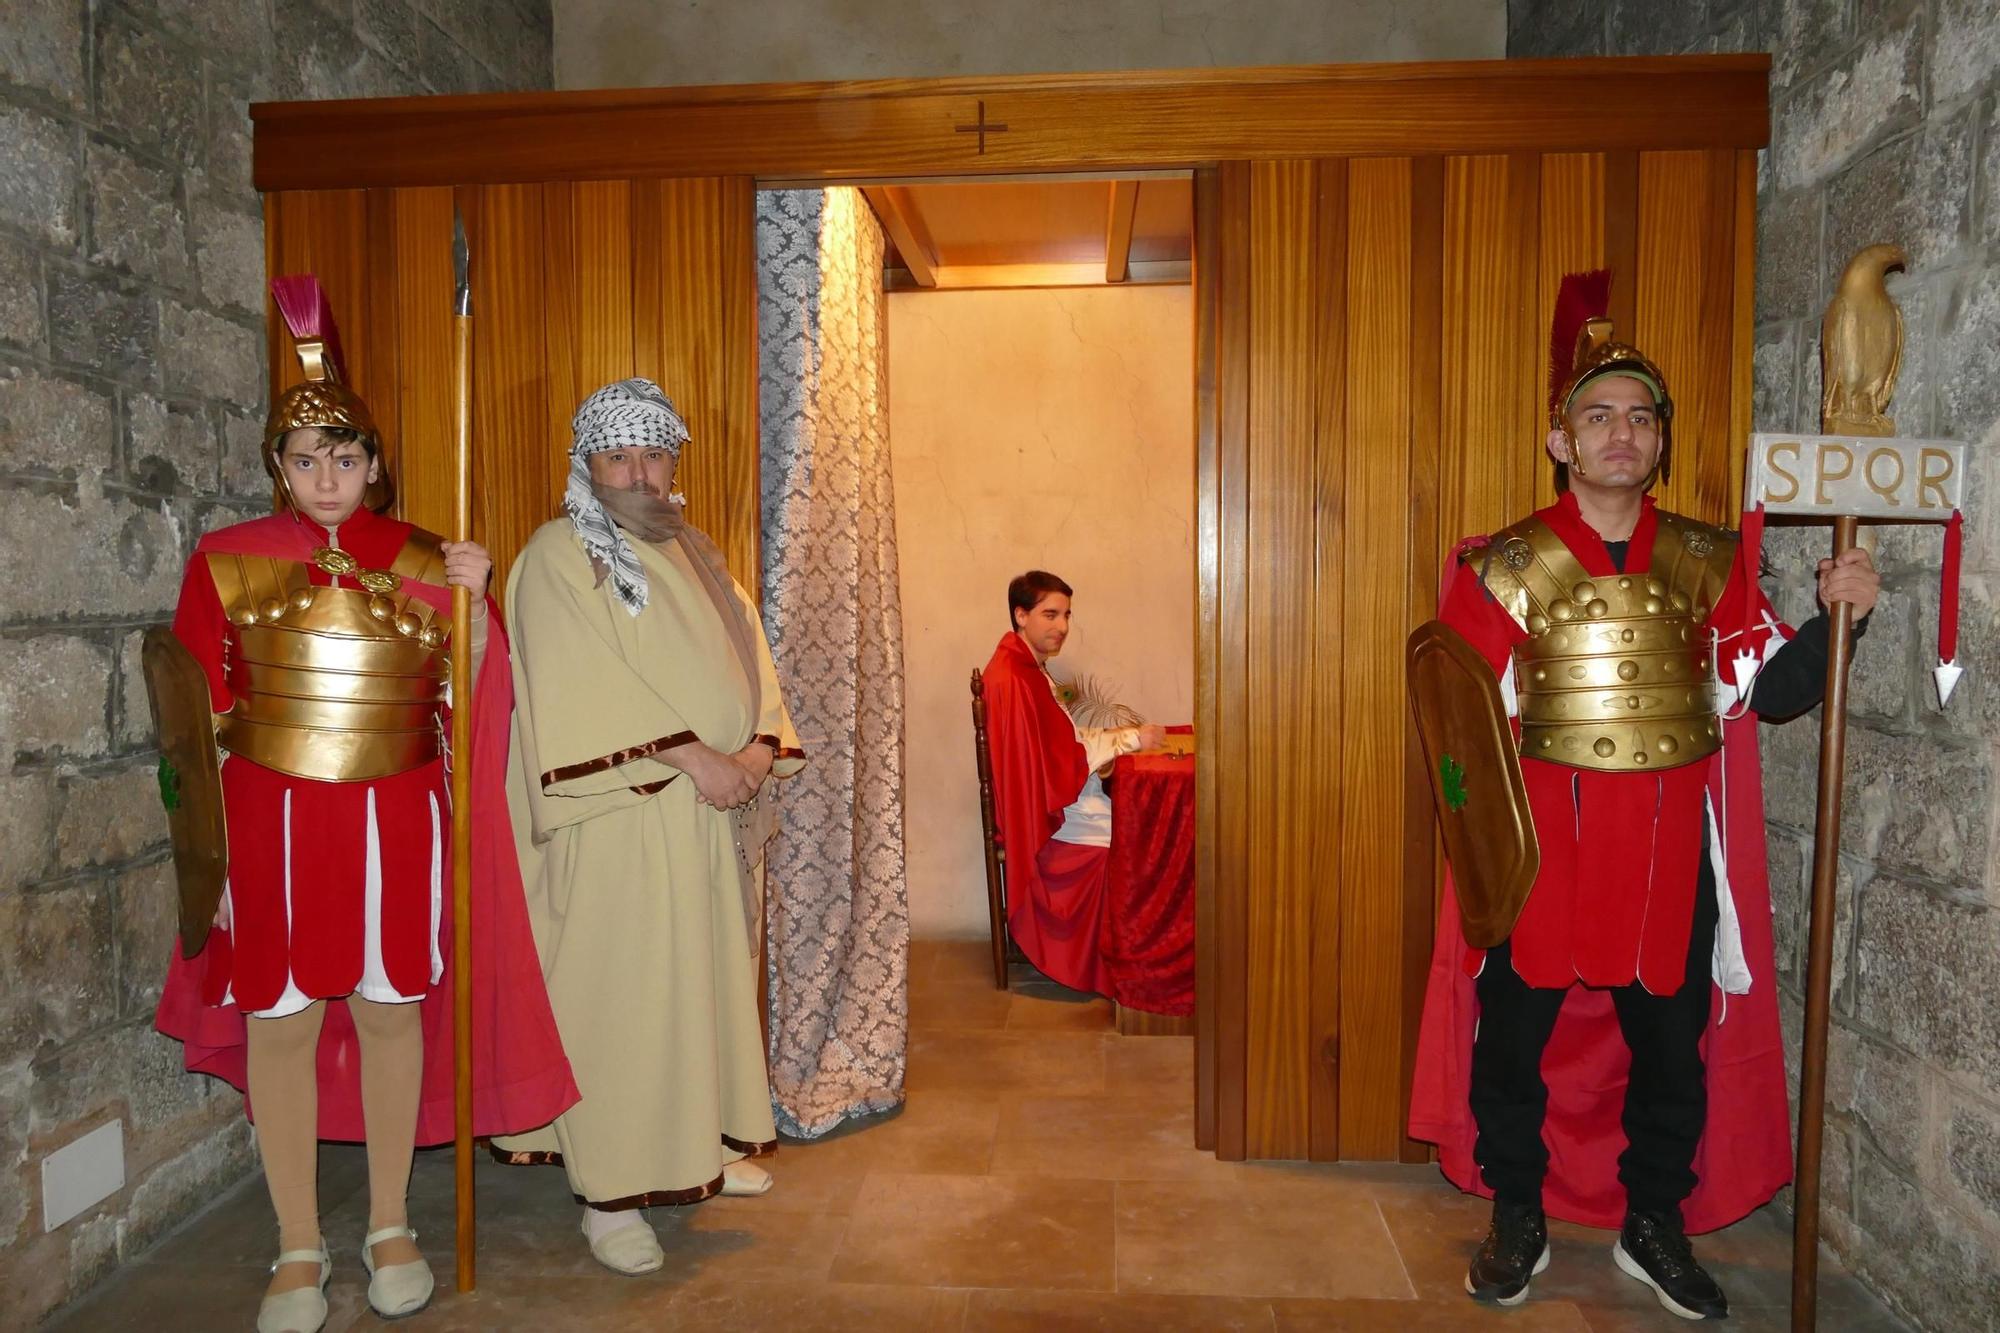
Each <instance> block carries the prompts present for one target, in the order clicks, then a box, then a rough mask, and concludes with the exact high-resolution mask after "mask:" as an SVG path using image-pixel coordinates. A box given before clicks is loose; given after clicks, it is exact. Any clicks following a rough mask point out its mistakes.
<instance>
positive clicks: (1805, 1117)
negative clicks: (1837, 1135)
mask: <svg viewBox="0 0 2000 1333" xmlns="http://www.w3.org/2000/svg"><path fill="white" fill-rule="evenodd" d="M1857 527H1858V520H1856V519H1854V518H1852V517H1847V516H1843V517H1840V518H1836V519H1834V520H1833V554H1834V558H1835V559H1838V558H1839V557H1840V556H1842V555H1844V554H1845V553H1846V552H1848V551H1849V550H1852V549H1853V547H1854V536H1855V531H1856V528H1857ZM1828 612H1829V617H1830V619H1831V620H1832V622H1833V628H1832V630H1831V632H1830V633H1829V634H1828V636H1827V637H1828V640H1829V643H1828V647H1827V658H1826V705H1825V708H1824V709H1823V710H1822V712H1821V716H1820V727H1819V820H1818V822H1817V823H1816V824H1815V825H1814V827H1813V884H1812V934H1811V939H1810V942H1809V945H1808V961H1807V965H1806V1031H1805V1044H1804V1047H1803V1050H1802V1053H1801V1057H1802V1058H1801V1060H1800V1070H1799V1167H1798V1174H1797V1178H1796V1180H1795V1181H1794V1183H1793V1203H1794V1205H1795V1213H1794V1216H1793V1220H1792V1329H1793V1330H1794V1333H1804V1331H1805V1330H1810V1329H1812V1328H1813V1327H1815V1324H1816V1321H1817V1319H1818V1306H1819V1167H1820V1143H1821V1140H1822V1138H1823V1137H1824V1135H1825V1130H1826V1025H1827V1011H1828V1006H1829V1004H1830V998H1829V995H1828V992H1829V990H1830V989H1831V982H1832V977H1833V890H1834V885H1835V883H1836V882H1837V880H1838V878H1839V874H1840V785H1841V775H1842V774H1843V773H1845V772H1846V769H1847V665H1848V660H1849V658H1850V657H1851V656H1852V645H1851V644H1849V642H1848V633H1849V630H1850V629H1851V628H1852V627H1853V623H1854V606H1853V604H1852V603H1850V602H1835V603H1834V604H1833V605H1832V606H1831V607H1829V608H1828Z"/></svg>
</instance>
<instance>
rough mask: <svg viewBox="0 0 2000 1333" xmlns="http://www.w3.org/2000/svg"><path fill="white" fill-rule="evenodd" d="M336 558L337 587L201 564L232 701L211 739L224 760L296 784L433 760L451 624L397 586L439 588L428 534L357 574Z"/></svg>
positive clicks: (235, 560)
mask: <svg viewBox="0 0 2000 1333" xmlns="http://www.w3.org/2000/svg"><path fill="white" fill-rule="evenodd" d="M344 554H345V553H343V552H333V553H332V558H331V561H330V563H332V564H333V565H334V566H335V567H337V568H338V569H339V570H340V573H341V574H342V575H348V576H349V577H347V578H340V575H337V576H336V577H337V578H340V581H341V582H342V584H343V586H339V587H315V586H313V584H312V582H311V579H310V577H309V575H308V569H309V566H307V565H305V564H302V563H300V562H298V561H295V560H274V559H270V558H269V557H265V556H250V555H231V554H210V555H209V556H208V557H207V559H208V567H209V572H210V573H211V574H212V575H213V576H214V578H215V588H216V591H217V592H218V593H219V594H220V595H221V598H222V609H223V613H224V614H225V615H226V616H228V618H229V623H230V626H231V632H230V642H229V655H228V658H227V661H226V665H225V674H226V678H227V680H228V682H229V689H230V692H231V693H232V694H233V695H235V697H236V701H235V704H234V705H233V706H232V707H231V708H230V710H229V711H228V712H227V713H225V714H223V715H222V717H221V718H220V719H219V720H218V723H217V735H218V739H220V741H221V742H222V747H223V748H224V749H226V750H228V751H230V752H231V753H232V754H240V755H242V756H243V757H244V758H245V759H248V760H251V761H252V762H254V763H258V764H262V765H263V766H264V767H266V768H273V769H276V770H277V771H278V772H280V773H290V774H293V775H294V776H297V777H302V778H314V779H318V780H319V781H322V782H364V781H367V780H369V779H372V778H383V777H388V776H390V775H391V774H394V773H402V772H407V771H408V770H410V769H412V768H417V767H419V766H421V765H423V764H427V763H429V762H430V761H431V760H433V759H436V758H437V757H438V756H439V755H440V754H442V753H443V750H444V747H443V738H442V736H441V735H440V732H439V721H438V705H439V704H440V703H441V702H442V701H443V699H444V686H445V681H446V678H447V671H448V668H447V665H446V662H445V657H444V642H445V634H446V632H447V630H448V629H449V623H448V622H440V621H439V619H438V617H437V614H436V612H435V611H434V610H433V609H432V608H431V607H430V606H429V604H427V603H425V602H424V601H422V600H420V599H418V598H415V597H412V596H411V595H410V594H409V592H408V591H407V589H406V588H405V586H404V583H405V581H406V580H408V579H412V578H418V579H422V580H424V581H425V582H432V583H441V582H443V571H444V555H443V552H442V551H441V550H440V549H439V548H438V545H437V539H436V538H435V537H432V536H431V535H430V534H428V533H424V532H416V533H413V534H411V537H410V539H409V541H408V542H406V543H405V544H404V546H403V549H402V551H401V552H400V553H399V554H398V555H397V557H396V562H395V564H394V565H393V566H391V568H390V570H389V571H374V570H359V569H358V568H357V567H355V566H353V564H352V561H351V559H347V560H342V559H341V557H343V556H344ZM357 576H358V577H357ZM350 582H361V583H364V584H366V585H368V586H365V587H355V586H348V585H349V584H350ZM371 587H372V588H373V589H374V590H373V591H370V588H371Z"/></svg>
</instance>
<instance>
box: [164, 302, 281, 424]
mask: <svg viewBox="0 0 2000 1333" xmlns="http://www.w3.org/2000/svg"><path fill="white" fill-rule="evenodd" d="M160 332H161V339H162V343H163V345H164V347H165V354H164V356H163V357H162V368H163V372H164V379H165V383H166V387H167V392H169V393H184V394H188V395H191V396H193V397H197V398H213V399H216V400H218V401H220V402H225V403H233V404H236V405H237V406H250V405H253V404H257V403H260V402H261V401H262V400H263V398H264V338H263V335H262V333H261V332H259V330H257V329H256V328H253V327H252V326H251V325H249V324H248V323H238V322H236V321H235V320H232V319H226V318H224V317H223V316H221V315H213V314H210V313H209V312H208V311H206V310H197V309H194V308H192V307H190V306H185V305H182V304H181V303H180V302H179V301H175V300H173V299H171V298H169V299H168V300H167V301H165V302H164V303H162V305H161V307H160Z"/></svg>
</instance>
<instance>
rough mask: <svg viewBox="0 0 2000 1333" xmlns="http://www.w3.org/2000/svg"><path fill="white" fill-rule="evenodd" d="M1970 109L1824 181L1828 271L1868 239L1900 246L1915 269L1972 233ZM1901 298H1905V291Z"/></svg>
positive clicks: (1834, 271) (1947, 253)
mask: <svg viewBox="0 0 2000 1333" xmlns="http://www.w3.org/2000/svg"><path fill="white" fill-rule="evenodd" d="M1974 123H1975V118H1974V116H1973V113H1972V111H1971V110H1969V109H1968V110H1967V111H1965V112H1962V113H1960V114H1959V115H1956V116H1952V117H1950V118H1948V119H1933V120H1931V121H1929V122H1928V123H1926V124H1925V125H1924V127H1923V129H1922V130H1921V131H1919V132H1917V133H1915V134H1910V135H1907V136H1905V137H1903V138H1901V139H1896V140H1893V141H1891V142H1889V143H1885V144H1883V145H1882V146H1881V147H1880V148H1877V149H1876V150H1875V151H1874V152H1872V153H1870V154H1868V156H1866V157H1864V158H1862V159H1861V160H1860V161H1859V162H1856V163H1855V164H1854V165H1853V166H1852V167H1849V168H1848V169H1847V170H1846V171H1843V172H1841V173H1840V174H1839V175H1838V176H1835V177H1834V178H1833V179H1832V180H1831V181H1829V182H1828V183H1827V187H1826V275H1827V289H1828V290H1829V291H1831V290H1832V289H1833V287H1834V285H1835V284H1836V283H1837V282H1838V281H1839V278H1840V270H1841V269H1842V268H1843V267H1844V266H1845V265H1846V263H1847V261H1848V260H1849V259H1850V258H1852V257H1853V256H1854V253H1855V252H1856V251H1858V250H1860V249H1862V248H1863V247H1864V246H1869V245H1874V244H1876V243H1878V242H1882V241H1893V242H1895V243H1896V244H1898V245H1901V246H1902V247H1903V249H1904V251H1905V252H1907V253H1908V255H1909V257H1910V265H1911V269H1912V271H1913V272H1921V271H1923V270H1926V269H1930V268H1933V267H1935V266H1937V265H1938V264H1940V263H1943V262H1945V261H1946V260H1947V259H1948V258H1949V257H1951V256H1952V255H1954V254H1955V253H1956V252H1957V251H1958V250H1959V249H1960V248H1961V247H1963V246H1964V245H1966V244H1967V243H1968V242H1969V241H1970V240H1971V239H1972V174H1973V172H1972V166H1973V155H1972V137H1973V126H1974ZM1898 295H1899V298H1900V294H1898Z"/></svg>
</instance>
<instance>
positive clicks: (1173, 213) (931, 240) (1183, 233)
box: [863, 174, 1194, 290]
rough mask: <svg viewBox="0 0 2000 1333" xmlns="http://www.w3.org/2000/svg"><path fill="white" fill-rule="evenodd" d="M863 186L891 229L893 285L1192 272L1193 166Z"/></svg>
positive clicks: (1068, 282) (1162, 278) (958, 285)
mask: <svg viewBox="0 0 2000 1333" xmlns="http://www.w3.org/2000/svg"><path fill="white" fill-rule="evenodd" d="M863 193H864V194H866V195H867V197H868V201H869V203H870V204H871V205H872V206H873V207H874V209H875V212H876V215H877V216H878V217H879V218H880V219H881V221H882V225H883V229H884V230H885V231H886V232H887V233H888V235H889V253H888V255H887V257H886V260H885V267H886V271H887V274H886V275H887V281H888V284H889V286H890V287H892V288H896V289H904V288H935V289H939V290H947V289H965V288H975V287H1046V286H1078V285H1100V284H1106V283H1119V282H1133V283H1154V282H1186V281H1187V278H1188V266H1189V257H1190V253H1191V250H1192V234H1193V220H1194V183H1193V181H1192V180H1191V179H1190V178H1189V177H1188V176H1187V175H1186V174H1179V175H1164V176H1146V177H1143V178H1125V179H1111V178H1105V177H1098V178H1091V179H1079V178H1076V177H1068V176H1057V177H1045V178H1041V179H1031V180H1009V181H978V182H965V181H953V182H935V183H932V182H923V183H918V184H912V185H876V186H866V187H863ZM913 261H914V262H913Z"/></svg>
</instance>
